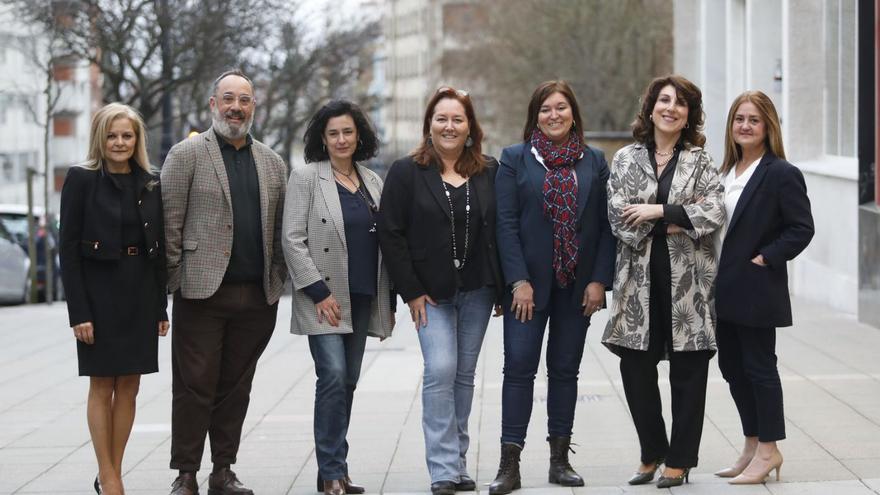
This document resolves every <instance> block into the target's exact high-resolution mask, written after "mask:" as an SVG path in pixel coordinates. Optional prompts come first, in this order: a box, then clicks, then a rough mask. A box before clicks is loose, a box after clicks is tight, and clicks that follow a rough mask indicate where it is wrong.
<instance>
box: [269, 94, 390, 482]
mask: <svg viewBox="0 0 880 495" xmlns="http://www.w3.org/2000/svg"><path fill="white" fill-rule="evenodd" d="M377 149H378V139H377V138H376V134H375V132H374V131H373V129H372V126H371V125H370V123H369V121H368V120H367V117H366V116H365V115H364V113H363V112H362V111H361V110H360V109H359V108H358V107H357V106H356V105H354V104H353V103H351V102H349V101H345V100H335V101H331V102H330V103H328V104H326V105H325V106H324V107H323V108H321V109H320V110H318V112H317V113H316V114H315V115H314V116H312V119H311V121H310V122H309V125H308V128H307V129H306V133H305V161H306V164H305V165H300V166H295V167H294V168H293V171H292V173H291V175H290V182H289V184H288V186H287V196H286V199H285V203H284V222H283V236H282V244H283V246H284V257H285V259H286V261H287V267H288V269H289V270H290V277H291V279H292V280H293V288H294V290H295V292H294V294H293V317H292V319H291V323H290V331H291V333H294V334H297V335H308V336H309V349H310V350H311V353H312V358H313V359H314V362H315V373H316V374H317V376H318V380H317V383H316V386H315V423H314V430H315V457H316V458H317V461H318V491H322V492H324V493H326V494H334V495H341V494H343V493H363V492H364V488H363V487H360V486H358V485H355V484H354V483H352V481H351V478H350V477H349V476H348V464H347V462H346V456H347V454H348V442H347V441H346V434H347V432H348V425H349V421H350V419H351V406H352V399H353V397H354V390H355V386H356V385H357V381H358V377H359V376H360V369H361V361H362V360H363V356H364V346H365V345H366V339H367V335H371V336H374V337H379V338H380V339H385V338H386V337H388V336H390V335H391V330H392V328H393V327H394V315H393V313H392V304H393V295H392V294H391V287H390V282H389V279H388V274H387V273H386V271H385V268H384V265H383V263H382V256H381V253H380V252H379V244H378V240H377V238H376V220H375V218H376V214H377V212H378V203H379V198H380V195H381V193H382V180H381V179H379V176H378V175H376V174H375V173H374V172H372V171H371V170H369V169H367V168H366V167H364V166H362V165H358V164H357V161H360V160H366V159H369V158H372V157H373V156H375V155H376V152H377Z"/></svg>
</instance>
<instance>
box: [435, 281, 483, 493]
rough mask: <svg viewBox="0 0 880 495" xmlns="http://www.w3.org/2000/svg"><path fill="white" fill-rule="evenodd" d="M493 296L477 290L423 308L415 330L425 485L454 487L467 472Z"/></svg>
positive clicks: (459, 293) (457, 294)
mask: <svg viewBox="0 0 880 495" xmlns="http://www.w3.org/2000/svg"><path fill="white" fill-rule="evenodd" d="M494 297H495V293H494V290H493V289H492V288H491V287H483V288H481V289H476V290H472V291H467V292H458V293H456V295H455V296H453V297H452V298H451V299H443V300H439V301H437V305H436V306H433V305H431V304H427V305H426V307H427V314H428V325H427V326H426V327H422V328H421V329H420V330H419V344H420V345H421V347H422V357H423V358H424V360H425V369H424V378H423V381H422V430H423V431H424V433H425V460H426V461H427V463H428V472H429V473H430V475H431V483H435V482H437V481H454V482H456V483H457V482H459V481H460V479H461V476H462V475H467V474H468V472H467V459H466V454H467V450H468V445H469V444H470V437H469V436H468V417H469V416H470V414H471V403H472V401H473V398H474V372H475V371H476V369H477V358H479V356H480V348H481V347H482V346H483V336H484V335H485V334H486V326H487V325H488V324H489V316H490V315H491V313H492V306H493V303H494Z"/></svg>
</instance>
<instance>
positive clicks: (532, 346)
mask: <svg viewBox="0 0 880 495" xmlns="http://www.w3.org/2000/svg"><path fill="white" fill-rule="evenodd" d="M572 291H573V288H572V287H571V286H569V287H567V288H565V289H560V288H558V287H554V288H553V289H552V291H551V292H550V302H549V303H548V304H547V307H546V308H545V309H543V310H541V311H535V312H534V314H533V317H532V319H531V320H529V321H527V322H525V323H522V322H521V321H519V320H517V319H516V318H515V317H514V315H513V313H511V312H510V308H508V307H505V308H504V385H503V386H502V388H501V441H502V442H509V443H515V444H517V445H519V446H524V445H525V441H526V431H527V430H528V426H529V418H531V416H532V402H533V400H534V399H533V397H534V389H535V375H537V373H538V364H539V363H540V361H541V346H542V342H543V340H544V327H546V326H547V320H550V335H549V336H548V338H547V432H548V433H549V435H550V436H554V437H569V436H571V429H572V425H573V424H574V407H575V404H576V403H577V382H578V371H579V369H580V365H581V358H582V357H583V355H584V343H585V342H586V338H587V328H588V327H589V326H590V317H589V316H584V315H583V308H581V306H580V304H575V303H573V302H572V296H573V294H572ZM581 297H582V296H581ZM581 297H578V298H577V300H578V301H580V299H581Z"/></svg>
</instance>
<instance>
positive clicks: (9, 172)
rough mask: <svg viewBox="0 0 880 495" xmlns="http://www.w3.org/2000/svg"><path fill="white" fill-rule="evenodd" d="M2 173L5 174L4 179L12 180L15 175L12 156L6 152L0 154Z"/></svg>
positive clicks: (0, 169)
mask: <svg viewBox="0 0 880 495" xmlns="http://www.w3.org/2000/svg"><path fill="white" fill-rule="evenodd" d="M0 171H2V172H0V173H2V174H3V180H4V181H6V182H12V181H14V180H15V179H16V177H15V175H16V174H15V166H14V165H13V163H12V157H11V156H9V155H6V154H0Z"/></svg>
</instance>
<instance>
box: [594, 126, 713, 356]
mask: <svg viewBox="0 0 880 495" xmlns="http://www.w3.org/2000/svg"><path fill="white" fill-rule="evenodd" d="M648 153H649V151H648V148H647V147H645V145H643V144H640V143H636V144H631V145H629V146H626V147H624V148H623V149H621V150H620V151H618V152H617V153H616V154H615V155H614V160H613V162H612V164H611V176H610V178H609V179H608V220H609V221H610V223H611V232H612V233H613V234H614V236H615V237H616V238H617V239H618V241H619V242H618V243H617V271H616V273H615V275H614V294H613V299H612V303H611V315H610V316H609V320H608V326H607V327H606V328H605V334H604V335H603V336H602V342H603V343H604V344H605V345H606V346H608V347H609V349H611V350H612V351H615V350H616V347H615V346H619V347H625V348H629V349H636V350H643V351H646V350H647V349H648V338H649V333H648V315H649V314H650V313H649V304H650V297H649V294H650V284H651V280H650V270H649V267H648V264H649V262H650V258H651V242H652V241H653V237H652V236H650V235H648V234H649V233H650V232H651V230H652V229H653V228H654V224H655V223H656V221H650V222H643V223H642V224H641V225H638V226H631V225H626V224H625V223H624V222H623V217H622V216H623V208H624V207H625V206H627V205H629V204H633V203H647V204H650V203H654V202H655V201H656V198H657V185H658V184H657V178H656V176H655V175H654V170H653V168H652V166H651V161H650V157H649V156H648ZM723 193H724V186H723V185H722V183H721V181H720V179H719V175H718V171H717V169H716V168H715V166H714V165H713V163H712V157H711V156H709V153H707V152H706V151H705V150H704V149H702V148H699V147H690V148H685V149H683V150H682V151H681V152H680V153H679V158H678V163H677V165H676V167H675V171H674V175H673V178H672V187H671V188H670V191H669V200H668V204H677V205H684V210H685V212H686V213H687V216H688V218H689V219H690V221H691V223H692V224H693V229H691V230H686V231H684V233H680V234H669V235H667V236H666V242H667V244H668V247H669V258H670V265H671V267H672V273H671V279H672V349H673V350H674V351H697V350H715V348H716V347H715V311H714V307H713V306H714V302H713V299H714V289H713V285H714V281H715V267H716V260H715V250H714V248H713V246H714V244H713V242H714V240H713V236H712V232H713V231H715V230H716V229H717V228H718V227H720V226H721V225H722V223H723V222H724V218H725V213H724V194H723Z"/></svg>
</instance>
